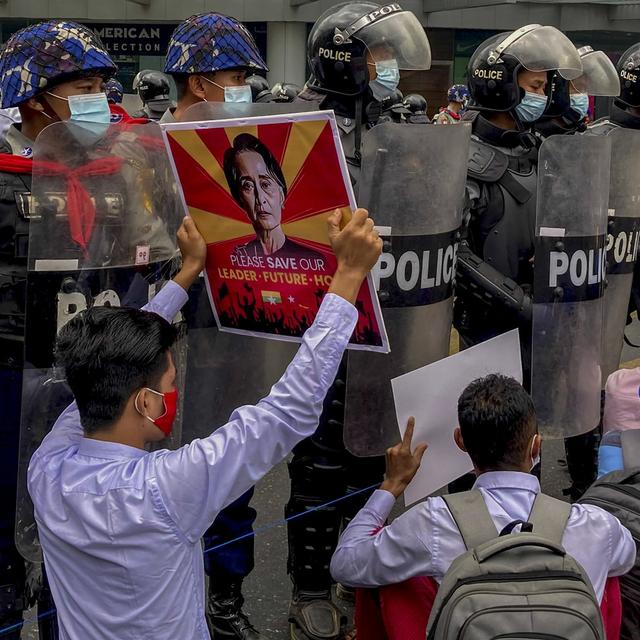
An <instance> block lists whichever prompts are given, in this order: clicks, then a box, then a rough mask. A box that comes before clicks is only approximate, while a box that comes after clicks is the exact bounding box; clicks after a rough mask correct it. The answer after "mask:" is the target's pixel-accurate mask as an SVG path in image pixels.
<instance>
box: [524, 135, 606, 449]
mask: <svg viewBox="0 0 640 640" xmlns="http://www.w3.org/2000/svg"><path fill="white" fill-rule="evenodd" d="M610 151H611V141H610V140H609V139H607V138H605V137H595V136H551V137H550V138H548V139H547V140H545V142H544V143H543V144H542V146H541V148H540V156H539V161H538V172H539V174H538V199H537V203H536V205H537V216H536V239H535V267H534V288H533V301H534V304H533V329H532V359H531V360H532V361H531V377H532V380H531V394H532V396H533V401H534V405H535V408H536V414H537V416H538V426H539V430H540V433H542V434H543V435H544V436H547V437H551V438H554V437H555V438H558V437H567V436H574V435H579V434H581V433H586V432H587V431H590V430H591V429H594V428H595V427H596V426H597V425H598V422H599V420H600V378H601V370H600V363H601V346H602V325H603V319H602V310H603V295H604V280H605V268H606V251H605V233H606V227H607V202H608V194H609V168H610Z"/></svg>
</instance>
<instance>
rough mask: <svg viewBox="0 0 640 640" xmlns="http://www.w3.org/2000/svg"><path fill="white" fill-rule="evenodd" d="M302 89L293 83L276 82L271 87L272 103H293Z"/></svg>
mask: <svg viewBox="0 0 640 640" xmlns="http://www.w3.org/2000/svg"><path fill="white" fill-rule="evenodd" d="M301 91H302V88H301V87H299V86H298V85H297V84H294V83H293V82H276V84H274V85H273V87H271V95H272V96H273V101H274V102H293V101H294V100H295V99H296V98H297V97H298V94H299V93H300V92H301Z"/></svg>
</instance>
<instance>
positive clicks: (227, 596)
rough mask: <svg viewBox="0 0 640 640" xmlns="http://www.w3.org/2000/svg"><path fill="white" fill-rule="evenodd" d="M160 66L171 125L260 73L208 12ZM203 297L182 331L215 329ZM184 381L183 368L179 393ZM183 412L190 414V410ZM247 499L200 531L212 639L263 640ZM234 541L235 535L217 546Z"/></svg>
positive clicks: (240, 42)
mask: <svg viewBox="0 0 640 640" xmlns="http://www.w3.org/2000/svg"><path fill="white" fill-rule="evenodd" d="M164 70H165V73H168V74H169V75H171V77H172V78H173V79H174V81H175V84H176V88H177V91H178V103H177V106H176V107H175V108H169V109H167V111H166V112H165V113H164V115H163V116H162V118H161V120H160V121H161V122H175V121H176V120H178V119H180V117H181V116H182V115H183V114H184V112H185V111H186V110H187V109H188V108H189V107H190V106H192V105H195V104H199V103H203V102H205V101H206V102H245V103H250V102H251V101H252V93H251V86H250V85H249V84H248V83H247V80H246V77H247V75H249V74H254V73H255V72H262V73H266V72H267V71H268V69H267V65H266V64H265V62H264V60H263V59H262V56H261V55H260V52H259V51H258V47H257V45H256V43H255V41H254V39H253V37H252V36H251V34H250V33H249V31H248V30H247V29H246V27H245V26H244V25H242V24H241V23H240V22H238V21H237V20H236V19H235V18H231V17H228V16H224V15H221V14H219V13H213V12H209V13H201V14H199V15H194V16H191V17H190V18H188V19H187V20H185V21H184V22H182V23H181V24H179V25H178V26H177V27H176V29H175V31H174V32H173V35H172V36H171V41H170V43H169V50H168V52H167V57H166V61H165V67H164ZM206 296H207V294H206V291H205V289H204V286H202V283H201V287H200V289H199V290H194V289H192V291H191V292H190V298H191V300H190V307H191V308H192V309H195V310H196V311H194V312H193V313H188V314H187V315H188V317H187V322H188V323H189V328H190V329H194V328H196V327H198V328H200V327H215V320H214V318H213V315H212V313H211V311H210V305H209V304H208V302H207V299H206ZM213 355H214V356H215V350H214V353H213ZM190 361H191V360H190ZM193 375H194V376H195V375H196V374H195V373H194V374H193ZM191 379H195V378H191ZM189 381H190V372H189V371H188V372H187V380H186V388H187V394H189V388H190V387H189V385H190V382H189ZM191 409H192V410H194V411H196V410H197V407H191ZM189 410H190V409H189V407H186V412H187V413H186V415H185V423H188V422H189V420H190V419H191V420H193V418H190V416H189V413H188V412H189ZM252 497H253V489H252V490H251V491H248V492H247V493H245V494H244V495H243V496H241V497H240V498H239V499H238V500H236V501H235V502H234V503H232V504H231V505H229V506H228V507H227V508H226V509H223V510H222V511H221V512H220V514H219V515H218V517H217V518H216V520H215V522H214V523H213V525H212V526H211V527H210V529H209V530H208V531H207V533H206V534H205V536H204V546H205V549H207V550H210V549H211V550H210V551H207V552H206V553H205V555H204V562H205V571H206V572H207V575H208V576H209V594H208V606H207V618H208V620H209V625H210V628H211V632H212V635H213V637H214V638H245V639H248V640H258V639H259V638H262V637H264V636H262V635H261V634H260V633H259V632H258V631H257V630H256V629H255V628H254V627H253V626H252V625H251V623H250V621H249V619H248V617H247V615H246V614H245V613H244V611H243V605H244V598H243V596H242V583H243V580H244V579H245V578H246V576H247V575H249V573H250V572H251V571H252V570H253V567H254V540H253V537H252V531H253V522H254V520H255V517H256V512H255V510H254V509H252V508H251V507H250V506H249V503H250V500H251V498H252ZM236 538H242V540H241V541H239V542H235V543H234V544H227V545H224V543H226V542H228V541H230V540H233V539H236ZM221 545H224V546H222V547H221Z"/></svg>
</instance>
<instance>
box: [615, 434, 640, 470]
mask: <svg viewBox="0 0 640 640" xmlns="http://www.w3.org/2000/svg"><path fill="white" fill-rule="evenodd" d="M620 440H621V442H622V459H623V461H624V468H625V469H633V468H634V467H639V466H640V429H629V430H628V431H623V432H622V433H621V435H620Z"/></svg>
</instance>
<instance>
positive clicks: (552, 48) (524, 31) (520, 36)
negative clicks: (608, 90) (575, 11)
mask: <svg viewBox="0 0 640 640" xmlns="http://www.w3.org/2000/svg"><path fill="white" fill-rule="evenodd" d="M503 54H505V55H506V54H508V55H510V56H512V57H514V58H515V59H516V60H518V62H519V63H520V64H521V65H522V66H523V67H524V68H525V69H528V70H529V71H556V70H557V71H558V73H559V74H560V75H561V76H562V77H563V78H565V79H566V80H573V79H574V78H577V77H578V76H580V75H581V74H582V62H581V61H580V54H579V53H578V51H577V49H576V48H575V46H574V45H573V43H572V42H571V40H569V38H567V36H565V35H564V34H563V33H562V32H561V31H559V30H558V29H556V28H555V27H550V26H541V25H539V24H532V25H527V26H525V27H521V28H520V29H517V30H516V31H514V32H513V33H511V34H509V35H508V36H506V37H505V39H504V40H502V41H501V42H500V43H499V44H497V45H496V47H494V48H493V49H492V50H491V51H490V52H489V56H488V59H487V61H488V62H489V64H495V63H496V62H498V60H499V59H500V56H501V55H503Z"/></svg>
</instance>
